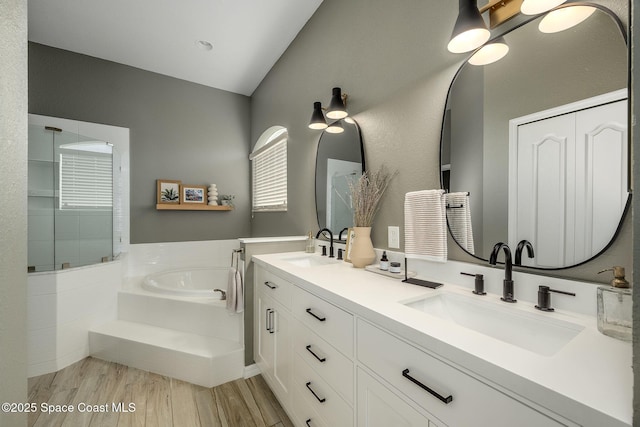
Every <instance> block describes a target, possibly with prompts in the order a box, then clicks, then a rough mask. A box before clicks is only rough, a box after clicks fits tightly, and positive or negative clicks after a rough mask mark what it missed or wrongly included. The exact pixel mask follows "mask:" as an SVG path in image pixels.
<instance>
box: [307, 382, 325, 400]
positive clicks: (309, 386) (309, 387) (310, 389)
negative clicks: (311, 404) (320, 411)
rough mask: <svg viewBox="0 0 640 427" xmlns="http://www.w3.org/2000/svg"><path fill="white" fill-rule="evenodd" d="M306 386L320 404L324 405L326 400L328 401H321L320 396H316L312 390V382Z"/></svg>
mask: <svg viewBox="0 0 640 427" xmlns="http://www.w3.org/2000/svg"><path fill="white" fill-rule="evenodd" d="M305 385H306V386H307V388H308V389H309V391H310V392H311V394H313V396H314V397H315V398H316V399H318V402H320V403H324V402H326V400H327V399H325V398H322V399H320V398H319V397H318V395H317V394H316V392H315V391H313V389H312V388H311V381H309V382H308V383H307V384H305Z"/></svg>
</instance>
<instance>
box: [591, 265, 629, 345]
mask: <svg viewBox="0 0 640 427" xmlns="http://www.w3.org/2000/svg"><path fill="white" fill-rule="evenodd" d="M605 271H612V272H613V280H611V286H606V285H603V286H598V330H599V331H600V332H602V333H603V334H605V335H608V336H610V337H614V338H618V339H621V340H625V341H631V308H632V299H631V289H630V288H629V282H628V281H627V280H626V279H625V278H624V274H625V272H624V267H620V266H616V267H612V268H607V269H605V270H602V271H599V272H598V274H600V273H604V272H605Z"/></svg>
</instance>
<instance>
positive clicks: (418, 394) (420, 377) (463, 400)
mask: <svg viewBox="0 0 640 427" xmlns="http://www.w3.org/2000/svg"><path fill="white" fill-rule="evenodd" d="M357 343H358V344H357V352H358V360H359V361H360V362H362V364H363V365H365V366H367V367H368V368H369V369H370V370H371V371H372V372H375V373H376V374H377V375H379V376H380V377H381V378H382V379H383V380H385V381H386V382H388V383H389V384H390V385H391V386H392V388H390V391H391V390H397V392H400V393H401V394H402V395H404V396H406V397H407V398H408V399H410V400H411V401H412V402H415V404H417V405H419V406H420V407H421V408H423V409H424V410H425V411H427V412H428V413H430V414H433V416H434V418H437V419H439V420H441V421H442V422H443V423H446V424H447V425H449V426H452V427H453V426H472V425H478V426H492V427H501V426H502V427H512V426H518V427H559V426H562V425H565V424H560V423H559V422H557V421H555V420H553V419H551V418H549V417H547V416H546V415H543V414H542V413H540V412H538V411H536V410H534V409H532V408H530V407H529V406H526V405H524V404H523V403H521V402H519V401H517V400H515V399H512V398H511V397H509V396H507V395H506V394H503V393H502V392H500V391H498V390H496V389H495V388H493V387H491V386H489V385H487V384H485V383H483V382H481V381H479V380H477V379H475V378H473V377H471V376H469V375H467V374H466V373H464V372H462V371H461V370H459V369H458V368H456V367H454V366H452V365H450V364H448V363H447V362H446V361H444V360H440V359H438V358H436V357H434V356H432V355H430V354H428V353H426V352H425V351H424V350H422V349H420V348H418V347H415V346H413V345H412V344H409V343H407V342H406V341H404V340H402V339H400V338H399V337H396V336H394V335H392V334H390V333H388V332H386V331H384V330H382V329H380V328H378V327H377V326H374V325H372V324H371V323H369V322H366V321H364V320H361V319H359V320H358V329H357ZM359 378H360V377H359ZM360 387H361V384H360V383H359V384H358V393H361V390H360ZM360 400H361V399H360ZM360 400H359V403H360ZM360 411H361V409H360V408H359V413H360ZM361 425H363V426H364V425H368V424H361ZM399 425H402V424H399ZM406 425H411V426H416V427H418V426H421V425H422V426H423V425H424V424H419V423H418V424H414V423H410V424H406Z"/></svg>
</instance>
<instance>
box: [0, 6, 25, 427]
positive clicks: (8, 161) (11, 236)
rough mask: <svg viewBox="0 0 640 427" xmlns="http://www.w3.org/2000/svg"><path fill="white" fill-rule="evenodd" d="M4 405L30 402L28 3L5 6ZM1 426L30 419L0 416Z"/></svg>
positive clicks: (0, 46) (1, 104)
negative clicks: (28, 366) (28, 354)
mask: <svg viewBox="0 0 640 427" xmlns="http://www.w3.org/2000/svg"><path fill="white" fill-rule="evenodd" d="M0 16H2V20H1V21H0V56H1V57H2V60H1V61H0V147H2V156H0V181H1V182H3V183H4V186H3V202H2V203H1V204H0V223H2V227H0V384H1V385H0V402H16V403H19V402H26V401H27V339H26V336H27V269H26V266H27V197H26V194H27V1H26V0H3V1H2V2H0ZM0 425H2V426H7V427H13V426H26V425H27V414H26V413H25V414H12V413H8V414H7V413H4V412H0Z"/></svg>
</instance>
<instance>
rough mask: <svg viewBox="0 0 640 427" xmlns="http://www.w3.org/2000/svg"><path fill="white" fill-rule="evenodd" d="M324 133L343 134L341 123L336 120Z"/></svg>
mask: <svg viewBox="0 0 640 427" xmlns="http://www.w3.org/2000/svg"><path fill="white" fill-rule="evenodd" d="M325 131H326V132H329V133H342V132H344V127H342V122H341V121H340V120H337V121H335V122H333V123H331V124H330V125H329V126H328V127H327V128H326V129H325Z"/></svg>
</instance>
